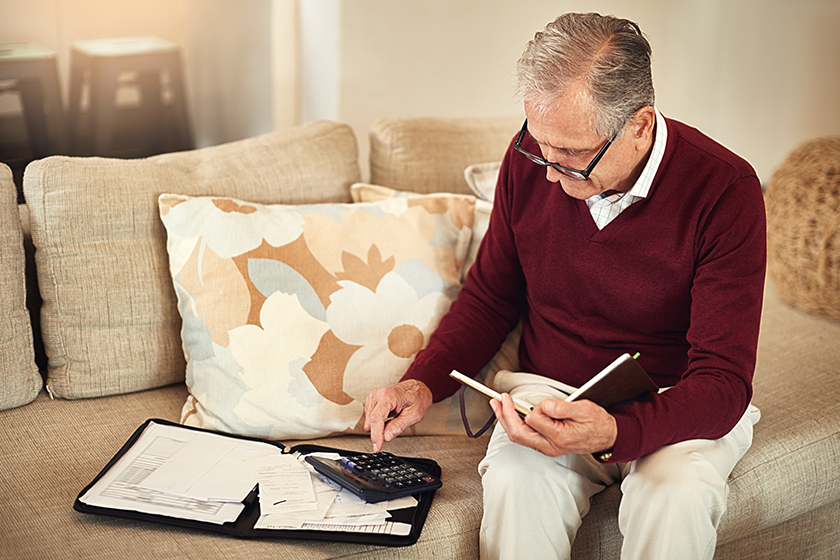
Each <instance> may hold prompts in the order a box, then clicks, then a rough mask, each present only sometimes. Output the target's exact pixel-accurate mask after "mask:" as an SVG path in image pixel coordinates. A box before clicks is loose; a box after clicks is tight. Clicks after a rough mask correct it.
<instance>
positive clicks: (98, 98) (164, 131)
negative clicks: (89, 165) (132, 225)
mask: <svg viewBox="0 0 840 560" xmlns="http://www.w3.org/2000/svg"><path fill="white" fill-rule="evenodd" d="M70 54H71V59H70V62H71V64H70V66H71V68H70V107H69V111H68V125H69V128H70V134H71V138H72V139H73V146H74V152H75V153H76V154H77V155H98V156H106V157H146V156H151V155H155V154H159V153H163V152H172V151H181V150H189V149H192V148H193V141H192V133H191V130H190V126H189V120H188V117H187V102H186V99H185V95H184V83H183V80H182V78H181V55H180V48H179V47H178V45H177V44H175V43H172V42H170V41H166V40H165V39H161V38H159V37H122V38H116V39H94V40H89V41H74V42H73V43H72V45H71V50H70ZM126 76H128V79H126ZM85 85H87V87H88V91H89V103H88V106H89V109H88V113H89V115H88V116H89V121H90V126H89V131H88V134H87V137H88V138H87V141H84V140H83V136H84V135H82V134H80V129H81V128H82V126H81V125H82V124H83V123H82V122H81V118H80V117H81V113H82V111H81V106H82V100H83V99H82V98H83V96H82V89H83V87H84V86H85ZM126 86H137V87H139V90H140V108H139V115H138V117H139V118H137V119H136V122H135V124H134V125H133V126H131V127H130V128H132V129H133V130H130V131H129V132H130V134H126V135H125V136H126V137H127V138H130V139H131V140H133V141H134V142H133V143H129V144H128V145H122V146H121V145H119V142H115V140H118V138H117V136H116V132H117V128H118V125H119V122H118V121H119V119H118V117H120V114H121V113H126V112H127V110H125V109H119V108H118V107H117V99H118V94H119V93H120V90H121V89H123V88H125V87H126ZM167 113H168V117H169V118H167Z"/></svg>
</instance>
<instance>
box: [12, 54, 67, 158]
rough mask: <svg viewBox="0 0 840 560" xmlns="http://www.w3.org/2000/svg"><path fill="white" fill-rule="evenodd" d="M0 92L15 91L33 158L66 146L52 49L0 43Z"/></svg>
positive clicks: (62, 112)
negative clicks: (3, 82)
mask: <svg viewBox="0 0 840 560" xmlns="http://www.w3.org/2000/svg"><path fill="white" fill-rule="evenodd" d="M0 81H7V82H8V83H6V84H4V85H0V91H13V90H14V91H17V92H18V93H19V94H20V97H21V105H22V108H23V117H24V123H25V125H26V133H27V136H28V140H29V147H30V151H31V156H32V159H40V158H44V157H47V156H48V155H51V154H57V153H62V152H64V151H65V150H66V149H67V142H66V139H67V138H66V127H65V121H64V107H63V106H62V103H61V90H60V88H59V85H58V70H57V68H56V62H55V52H53V51H51V50H49V49H47V48H46V47H42V46H41V45H37V44H35V43H9V44H0Z"/></svg>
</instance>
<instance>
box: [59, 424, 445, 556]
mask: <svg viewBox="0 0 840 560" xmlns="http://www.w3.org/2000/svg"><path fill="white" fill-rule="evenodd" d="M151 423H156V424H161V425H167V426H174V427H177V428H179V429H183V430H197V431H199V432H207V433H212V434H217V435H221V436H224V437H226V438H236V439H242V440H249V441H254V442H262V443H267V444H270V445H273V446H275V447H278V448H279V449H281V450H282V452H283V453H295V452H299V453H303V454H307V453H315V452H331V453H338V454H340V455H352V454H355V453H358V451H351V450H343V449H336V448H332V447H324V446H319V445H313V444H301V445H297V446H294V447H287V446H285V445H284V444H282V443H280V442H276V441H269V440H264V439H260V438H252V437H246V436H239V435H233V434H224V433H220V432H214V431H211V430H204V429H201V428H194V427H191V426H183V425H180V424H177V423H175V422H170V421H168V420H161V419H149V420H147V421H146V422H144V423H143V424H142V425H141V426H140V427H139V428H137V430H135V432H134V434H132V436H131V437H130V438H129V439H128V441H127V442H126V443H125V445H123V446H122V448H121V449H120V450H119V452H117V454H116V455H114V457H113V458H112V459H111V460H110V461H109V462H108V464H107V465H105V468H103V469H102V471H101V472H100V473H99V474H98V475H97V476H96V478H94V479H93V481H91V483H90V484H88V485H87V486H86V487H85V488H84V489H82V491H81V492H80V493H79V495H78V496H77V497H76V500H75V502H74V503H73V509H75V510H76V511H79V512H82V513H89V514H95V515H108V516H116V517H125V518H129V519H139V520H142V521H151V522H154V523H163V524H167V525H174V526H179V527H187V528H191V529H200V530H205V531H212V532H215V533H222V534H226V535H230V536H233V537H239V538H288V539H292V538H294V539H312V540H327V541H342V542H354V543H361V544H374V545H382V546H406V545H411V544H414V543H415V542H417V539H418V538H420V532H421V531H422V530H423V524H424V523H425V521H426V516H427V515H428V513H429V508H430V507H431V505H432V499H433V498H434V494H435V491H434V490H432V491H429V492H424V493H421V494H417V495H416V496H415V497H416V498H417V501H418V503H417V505H416V506H414V507H410V508H404V509H399V510H394V511H392V512H389V514H390V516H391V517H390V519H389V520H388V521H394V522H399V523H405V524H408V525H410V531H409V533H408V534H381V533H375V532H347V531H331V530H311V529H263V528H255V524H256V523H257V520H258V519H259V518H260V503H259V500H258V499H257V489H256V488H254V489H253V490H252V491H251V493H250V494H249V495H248V497H247V498H246V499H245V500H244V501H243V504H244V506H245V507H244V509H243V510H242V511H241V513H240V514H239V515H238V517H237V518H236V519H235V520H234V521H231V522H227V523H214V522H207V521H201V520H195V519H183V518H180V517H173V516H168V515H160V514H155V513H146V512H143V511H134V510H132V509H122V508H112V507H102V506H96V505H91V504H87V503H85V502H84V501H83V497H84V496H85V495H86V494H87V493H88V491H89V490H90V489H91V488H92V487H93V486H94V485H95V484H96V483H97V482H98V481H99V480H100V479H101V478H102V477H104V476H105V475H106V474H107V473H108V471H109V470H110V469H111V468H112V467H114V466H115V465H116V464H117V462H118V461H119V460H120V458H122V457H123V456H124V455H125V454H126V453H127V452H128V451H129V450H130V449H131V448H132V446H133V445H134V444H135V443H137V441H138V439H140V436H141V435H142V434H143V432H144V430H145V429H146V428H147V427H148V426H149V425H150V424H151ZM403 459H405V460H406V461H408V462H409V463H413V464H414V465H416V466H417V467H418V468H420V469H422V470H424V471H426V472H428V473H429V474H432V475H433V476H435V477H440V474H441V469H440V466H439V465H438V464H437V463H436V462H435V461H433V460H431V459H423V458H411V457H403Z"/></svg>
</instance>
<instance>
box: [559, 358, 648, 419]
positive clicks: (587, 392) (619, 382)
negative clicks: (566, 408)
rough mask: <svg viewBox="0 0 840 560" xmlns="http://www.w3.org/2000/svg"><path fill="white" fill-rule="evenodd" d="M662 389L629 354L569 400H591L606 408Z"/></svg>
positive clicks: (590, 381)
mask: <svg viewBox="0 0 840 560" xmlns="http://www.w3.org/2000/svg"><path fill="white" fill-rule="evenodd" d="M658 390H659V387H657V386H656V383H654V382H653V380H652V379H651V378H650V376H649V375H648V374H647V372H646V371H645V370H644V369H642V366H640V365H639V362H637V361H636V360H635V359H633V358H632V357H631V356H630V355H629V354H622V355H621V356H619V358H618V359H616V360H615V361H614V362H613V363H611V364H610V365H609V366H607V367H606V368H604V369H603V370H601V372H600V373H598V375H596V376H595V377H593V378H592V379H590V380H589V381H588V382H586V383H585V384H584V385H583V386H582V387H581V388H580V389H578V390H577V391H575V392H574V393H572V394H571V395H569V397H568V398H566V400H567V401H569V402H571V401H579V400H589V401H592V402H594V403H596V404H599V405H601V406H602V407H604V408H607V409H608V408H610V407H612V406H615V405H617V404H620V403H625V402H630V401H634V400H637V399H640V398H642V397H644V396H645V395H647V394H648V393H650V392H652V391H658Z"/></svg>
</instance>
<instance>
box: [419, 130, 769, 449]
mask: <svg viewBox="0 0 840 560" xmlns="http://www.w3.org/2000/svg"><path fill="white" fill-rule="evenodd" d="M667 125H668V140H667V144H666V148H665V154H664V156H663V159H662V162H661V163H660V165H659V169H658V171H657V173H656V175H655V177H654V180H653V184H652V186H651V189H650V193H649V195H648V197H647V198H646V199H644V200H640V201H638V202H636V203H635V204H633V205H632V206H630V207H629V208H627V209H625V210H624V211H623V212H621V214H619V215H618V216H617V217H616V218H615V219H614V220H613V221H611V222H610V223H609V224H607V226H606V227H604V228H603V229H601V230H599V229H598V227H597V226H596V225H595V222H594V221H593V218H592V215H591V214H590V212H589V209H588V208H587V206H586V203H585V202H584V201H582V200H577V199H574V198H572V197H570V196H568V195H567V194H566V193H565V192H564V191H563V189H562V188H561V187H560V185H557V184H554V183H551V182H549V181H548V180H547V179H546V176H545V170H544V168H543V167H541V166H537V165H534V164H533V163H532V162H530V161H529V160H528V159H526V158H525V157H523V156H521V155H520V154H519V153H518V152H516V151H515V150H513V149H512V148H510V147H509V148H508V151H507V153H506V155H505V158H504V160H503V162H502V165H501V169H500V172H499V180H498V184H497V187H496V194H495V200H494V204H493V211H492V215H491V219H490V225H489V228H488V231H487V233H486V235H485V237H484V239H483V241H482V243H481V246H480V248H479V252H478V255H477V258H476V262H475V264H474V265H473V266H472V268H471V269H470V272H469V274H468V277H467V281H466V283H465V285H464V287H463V288H462V290H461V292H460V293H459V295H458V299H457V300H456V301H455V302H454V303H453V305H452V308H451V309H450V311H449V313H447V314H446V315H445V316H444V318H443V320H442V321H441V323H440V325H439V326H438V328H437V330H436V331H435V333H434V334H433V336H432V337H431V338H430V341H429V344H428V345H427V347H426V348H425V349H424V350H422V351H421V352H420V353H418V355H417V357H416V359H415V361H414V362H413V363H412V365H411V367H410V368H409V370H408V371H407V372H406V374H405V375H404V376H403V379H418V380H421V381H423V382H424V383H426V385H428V386H429V388H430V389H431V391H432V394H433V396H434V399H435V400H436V401H438V400H441V399H443V398H445V397H447V396H449V395H451V394H453V393H454V392H455V391H456V390H457V389H458V387H459V385H458V383H457V382H456V381H454V380H452V379H451V378H450V377H449V376H448V374H449V372H450V371H451V370H452V369H457V370H459V371H461V372H462V373H464V374H467V375H470V376H475V375H477V373H478V372H479V371H480V370H481V369H482V367H483V366H484V365H486V364H487V362H488V361H489V360H490V358H491V357H492V356H493V354H494V353H495V352H496V351H497V350H498V349H499V347H500V345H501V343H502V341H503V340H504V338H505V336H506V335H507V333H508V332H509V331H510V330H511V329H512V328H513V327H514V326H515V325H516V323H517V322H518V321H519V320H520V318H521V320H522V325H523V326H522V338H521V342H520V347H519V359H520V370H521V371H527V372H531V373H537V374H540V375H544V376H547V377H550V378H553V379H557V380H559V381H562V382H564V383H566V384H568V385H572V386H575V387H578V386H581V385H583V383H585V382H586V381H587V380H589V379H590V378H591V377H592V376H594V375H595V374H596V373H597V372H598V371H600V370H601V369H603V368H604V367H605V366H607V365H608V364H609V363H610V362H612V361H613V360H614V359H615V358H617V357H618V356H619V355H620V354H622V353H624V352H628V353H630V354H631V355H632V354H634V353H635V352H640V353H641V356H640V357H639V363H640V364H641V365H642V367H644V369H645V370H646V371H647V372H648V373H650V374H651V377H652V378H653V379H654V381H656V383H657V384H658V385H659V386H660V387H670V389H669V390H667V391H664V392H662V393H659V394H656V393H653V394H650V395H649V396H648V397H647V398H645V399H644V400H641V401H637V402H634V403H631V404H626V405H619V406H615V407H613V408H611V409H610V413H611V414H612V415H613V417H614V418H615V420H616V424H617V428H618V436H617V440H616V443H615V446H614V448H613V454H612V459H611V462H621V461H630V460H635V459H638V458H639V457H641V456H644V455H646V454H649V453H651V452H653V451H655V450H657V449H659V448H660V447H662V446H663V445H668V444H672V443H677V442H679V441H684V440H688V439H717V438H720V437H722V436H724V435H725V434H726V433H728V432H729V431H730V430H731V429H732V428H733V427H734V426H735V424H736V423H737V421H738V420H739V419H740V417H741V415H742V414H743V413H744V411H745V410H746V408H747V406H748V404H749V402H750V399H751V398H752V376H753V372H754V369H755V359H756V348H757V344H758V330H759V322H760V317H761V306H762V299H763V290H764V276H765V264H766V233H765V231H766V224H765V215H764V199H763V195H762V192H761V185H760V183H759V180H758V178H757V176H756V174H755V171H754V170H753V169H752V167H751V166H750V165H749V164H748V163H747V162H746V161H744V160H743V159H742V158H740V157H739V156H737V155H735V154H734V153H732V152H731V151H729V150H728V149H726V148H724V147H723V146H721V145H720V144H718V143H717V142H715V141H713V140H712V139H710V138H709V137H707V136H705V135H704V134H702V133H701V132H699V131H698V130H696V129H694V128H691V127H689V126H687V125H685V124H683V123H680V122H678V121H675V120H672V119H667ZM530 142H532V141H530ZM526 149H528V150H531V151H534V150H537V149H538V147H537V146H536V144H532V145H526ZM534 153H536V152H534Z"/></svg>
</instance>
